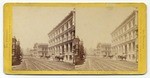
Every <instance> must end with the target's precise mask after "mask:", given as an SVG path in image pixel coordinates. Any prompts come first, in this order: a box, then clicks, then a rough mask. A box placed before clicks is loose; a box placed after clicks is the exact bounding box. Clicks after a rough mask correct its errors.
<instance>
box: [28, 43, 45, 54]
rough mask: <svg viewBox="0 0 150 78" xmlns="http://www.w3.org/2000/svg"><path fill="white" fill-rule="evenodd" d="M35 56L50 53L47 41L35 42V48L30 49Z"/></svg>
mask: <svg viewBox="0 0 150 78" xmlns="http://www.w3.org/2000/svg"><path fill="white" fill-rule="evenodd" d="M30 51H31V52H32V55H33V56H35V57H46V56H47V54H48V44H47V43H35V44H34V47H33V50H30Z"/></svg>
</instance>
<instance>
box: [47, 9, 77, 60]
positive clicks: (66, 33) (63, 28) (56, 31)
mask: <svg viewBox="0 0 150 78" xmlns="http://www.w3.org/2000/svg"><path fill="white" fill-rule="evenodd" d="M48 37H49V45H48V53H49V54H50V55H54V56H59V55H64V61H65V62H71V63H72V62H73V45H74V44H73V40H74V39H75V11H71V12H70V13H69V14H68V15H67V16H66V17H65V18H64V19H63V20H62V21H61V22H60V23H59V24H58V25H57V26H56V27H54V28H53V29H52V30H51V31H50V32H49V33H48Z"/></svg>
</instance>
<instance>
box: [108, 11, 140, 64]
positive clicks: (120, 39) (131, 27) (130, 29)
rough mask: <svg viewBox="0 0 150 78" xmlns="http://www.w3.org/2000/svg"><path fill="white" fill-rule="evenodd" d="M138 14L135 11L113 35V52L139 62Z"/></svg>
mask: <svg viewBox="0 0 150 78" xmlns="http://www.w3.org/2000/svg"><path fill="white" fill-rule="evenodd" d="M137 20H138V12H137V11H136V10H135V11H133V12H132V13H131V14H130V15H129V16H128V17H127V18H126V19H125V20H124V21H123V22H122V23H121V24H120V25H119V26H118V27H117V28H116V29H115V30H114V31H113V32H112V33H111V36H112V52H113V53H114V55H116V56H121V55H123V54H125V55H126V59H127V60H128V61H134V62H137V60H138V53H137V52H138V49H137V48H138V45H137V38H138V36H137V35H138V21H137Z"/></svg>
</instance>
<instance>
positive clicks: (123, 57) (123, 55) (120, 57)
mask: <svg viewBox="0 0 150 78" xmlns="http://www.w3.org/2000/svg"><path fill="white" fill-rule="evenodd" d="M118 59H120V60H126V59H127V55H126V54H125V53H123V54H122V55H118Z"/></svg>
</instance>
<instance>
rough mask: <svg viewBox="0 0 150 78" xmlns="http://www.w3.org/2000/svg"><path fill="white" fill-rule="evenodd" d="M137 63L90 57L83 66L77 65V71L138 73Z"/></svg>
mask: <svg viewBox="0 0 150 78" xmlns="http://www.w3.org/2000/svg"><path fill="white" fill-rule="evenodd" d="M137 66H138V64H137V63H133V62H128V61H119V60H112V59H108V58H99V57H98V56H89V57H87V58H86V61H85V63H84V64H83V65H77V66H76V67H75V69H76V70H99V71H116V70H119V71H136V70H137Z"/></svg>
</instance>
